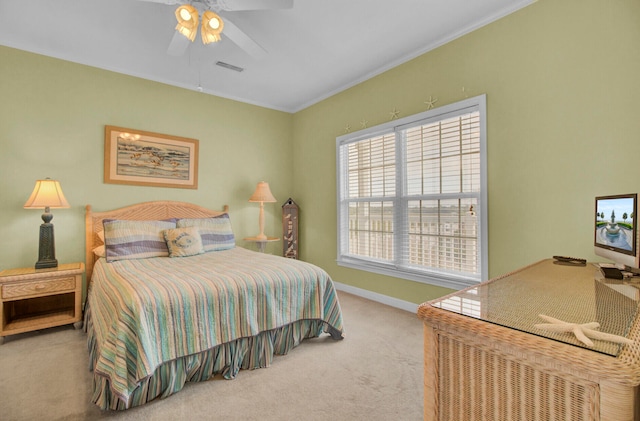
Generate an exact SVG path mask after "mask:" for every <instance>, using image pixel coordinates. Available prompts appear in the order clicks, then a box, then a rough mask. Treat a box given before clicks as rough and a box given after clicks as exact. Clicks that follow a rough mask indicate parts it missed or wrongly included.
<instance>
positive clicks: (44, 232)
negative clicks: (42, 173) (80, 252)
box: [24, 178, 71, 269]
mask: <svg viewBox="0 0 640 421" xmlns="http://www.w3.org/2000/svg"><path fill="white" fill-rule="evenodd" d="M70 207H71V206H69V202H67V199H65V197H64V194H63V193H62V188H61V187H60V183H59V182H58V181H56V180H51V179H49V178H46V179H44V180H37V181H36V186H35V187H34V188H33V193H31V196H30V197H29V199H28V200H27V203H25V204H24V208H25V209H44V213H43V214H42V220H43V221H44V223H43V224H42V225H40V244H39V248H38V261H37V262H36V269H44V268H55V267H57V266H58V261H57V260H56V245H55V240H54V237H53V224H52V223H51V220H52V219H53V215H52V214H51V212H50V211H49V210H50V209H51V208H54V209H62V208H70Z"/></svg>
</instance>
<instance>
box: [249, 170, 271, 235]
mask: <svg viewBox="0 0 640 421" xmlns="http://www.w3.org/2000/svg"><path fill="white" fill-rule="evenodd" d="M249 202H260V218H259V219H258V223H259V225H260V234H258V235H256V239H258V240H266V239H267V236H266V235H265V234H264V202H267V203H273V202H276V198H275V197H273V195H272V194H271V190H269V183H265V182H264V181H261V182H259V183H258V186H257V187H256V191H254V192H253V194H252V195H251V197H250V198H249Z"/></svg>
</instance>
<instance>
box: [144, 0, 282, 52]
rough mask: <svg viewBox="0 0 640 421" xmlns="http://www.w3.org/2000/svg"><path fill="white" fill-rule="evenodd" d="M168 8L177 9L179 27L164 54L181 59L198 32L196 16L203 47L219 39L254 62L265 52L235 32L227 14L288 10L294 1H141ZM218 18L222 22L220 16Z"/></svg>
mask: <svg viewBox="0 0 640 421" xmlns="http://www.w3.org/2000/svg"><path fill="white" fill-rule="evenodd" d="M141 1H147V2H152V3H162V4H167V5H179V6H178V8H177V9H176V12H175V13H176V19H177V20H178V25H177V26H176V32H175V34H174V35H173V39H172V40H171V43H170V44H169V48H168V49H167V52H168V53H169V54H170V55H173V56H181V55H182V54H184V52H185V51H186V49H187V47H188V46H189V43H190V42H193V41H194V39H195V37H196V33H197V32H198V21H199V19H198V18H199V16H200V19H201V21H202V25H201V27H200V36H201V38H202V41H203V42H204V43H205V44H208V43H210V42H217V41H219V40H220V39H221V35H224V36H226V37H227V38H229V39H230V40H231V41H233V43H234V44H236V45H237V46H238V47H240V48H241V49H243V50H244V51H245V52H246V53H247V54H249V55H250V56H251V57H253V58H254V59H257V60H259V59H262V58H264V57H265V56H266V55H267V51H266V50H265V49H264V48H262V47H261V46H260V45H259V44H258V43H257V42H256V41H254V40H253V39H251V38H250V37H249V36H248V35H247V34H246V33H245V32H244V31H242V29H240V28H238V26H236V25H235V24H234V23H233V22H232V21H231V20H229V18H228V17H227V14H228V13H230V12H238V11H249V10H273V9H291V8H292V7H293V0H191V1H190V0H141ZM219 14H221V15H222V16H224V19H223V18H222V17H220V16H219Z"/></svg>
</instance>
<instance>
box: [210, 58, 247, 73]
mask: <svg viewBox="0 0 640 421" xmlns="http://www.w3.org/2000/svg"><path fill="white" fill-rule="evenodd" d="M216 66H220V67H224V68H225V69H229V70H234V71H236V72H241V71H243V70H244V69H243V68H242V67H238V66H234V65H233V64H229V63H225V62H224V61H216Z"/></svg>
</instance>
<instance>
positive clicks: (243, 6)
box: [219, 0, 293, 12]
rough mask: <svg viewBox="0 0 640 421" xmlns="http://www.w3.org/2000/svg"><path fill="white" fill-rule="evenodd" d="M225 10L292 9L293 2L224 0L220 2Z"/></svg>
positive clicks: (279, 0)
mask: <svg viewBox="0 0 640 421" xmlns="http://www.w3.org/2000/svg"><path fill="white" fill-rule="evenodd" d="M219 4H221V5H222V7H223V9H224V10H227V11H232V12H235V11H240V10H270V9H291V8H292V7H293V0H224V1H219Z"/></svg>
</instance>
